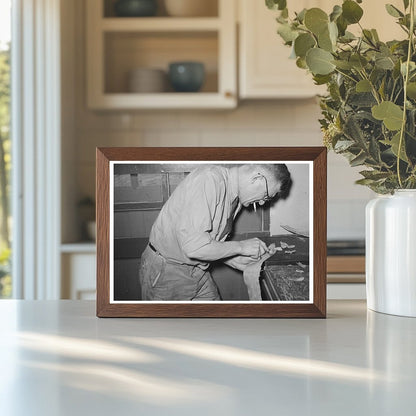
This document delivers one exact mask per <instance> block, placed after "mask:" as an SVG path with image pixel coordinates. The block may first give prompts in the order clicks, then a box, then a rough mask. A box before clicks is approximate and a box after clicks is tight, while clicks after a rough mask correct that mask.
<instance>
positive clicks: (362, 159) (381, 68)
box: [266, 0, 416, 194]
mask: <svg viewBox="0 0 416 416" xmlns="http://www.w3.org/2000/svg"><path fill="white" fill-rule="evenodd" d="M414 1H415V0H403V7H402V9H401V10H400V9H399V8H397V7H395V6H393V5H391V4H387V5H385V6H384V5H383V6H381V5H380V7H385V8H386V9H387V12H388V13H389V14H390V15H391V17H392V18H394V19H395V21H396V23H397V24H398V25H399V26H400V28H401V29H402V30H403V32H404V35H405V38H404V39H402V40H394V39H392V40H389V41H387V42H382V41H381V40H380V39H379V36H378V34H377V31H376V30H375V29H371V28H369V29H368V28H363V27H362V26H361V24H360V20H361V18H362V16H363V13H364V12H363V9H362V8H361V6H360V3H362V0H356V1H354V0H344V1H343V2H342V4H337V5H335V6H333V9H332V11H331V12H330V13H326V12H325V11H324V10H322V9H320V8H317V7H314V8H310V9H303V10H301V11H299V12H296V13H295V14H294V16H292V17H290V16H289V11H288V8H287V1H286V0H266V5H267V7H269V8H270V9H274V10H278V11H279V15H278V17H277V23H278V29H277V32H278V34H279V35H280V36H281V38H282V39H283V41H284V42H285V44H286V45H288V46H290V47H291V48H292V57H293V58H295V59H296V65H297V66H298V67H300V68H303V69H305V70H307V71H308V72H310V73H311V74H312V77H313V80H314V82H315V83H316V84H318V85H322V84H325V85H326V87H327V94H326V95H324V96H321V97H320V106H321V110H322V116H323V118H322V119H321V120H319V121H320V123H321V128H322V131H323V136H324V143H325V145H326V146H327V147H328V148H329V149H332V150H334V151H335V152H336V153H340V154H342V155H344V156H345V157H347V158H348V160H349V163H350V165H351V166H365V167H366V168H365V170H362V171H361V172H360V173H361V175H362V177H363V178H362V179H360V180H358V181H357V183H359V184H361V185H366V186H368V187H370V188H371V189H372V190H374V191H375V192H377V193H380V194H386V193H392V192H393V191H394V190H395V189H398V188H407V189H414V188H416V64H415V57H416V56H415V47H414V34H415V33H414V32H415V24H414ZM352 25H356V26H357V29H358V30H357V31H355V32H356V33H359V35H354V34H353V33H352V32H351V31H349V30H348V29H350V27H351V26H352Z"/></svg>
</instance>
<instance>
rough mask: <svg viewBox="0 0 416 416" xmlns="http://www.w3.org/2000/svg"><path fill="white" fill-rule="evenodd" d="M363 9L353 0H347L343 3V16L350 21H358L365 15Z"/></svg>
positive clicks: (351, 22)
mask: <svg viewBox="0 0 416 416" xmlns="http://www.w3.org/2000/svg"><path fill="white" fill-rule="evenodd" d="M363 13H364V12H363V9H362V8H361V7H360V6H359V5H358V4H357V3H356V2H355V1H352V0H346V1H344V3H342V16H343V17H344V19H345V20H346V21H347V22H348V23H349V24H353V23H358V22H359V21H360V19H361V17H362V16H363Z"/></svg>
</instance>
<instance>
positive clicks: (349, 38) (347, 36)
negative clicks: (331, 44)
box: [337, 25, 356, 43]
mask: <svg viewBox="0 0 416 416" xmlns="http://www.w3.org/2000/svg"><path fill="white" fill-rule="evenodd" d="M337 29H338V31H339V27H338V25H337ZM355 39H356V36H355V35H354V34H353V33H351V32H348V30H347V31H345V33H344V35H343V36H341V37H340V38H339V39H338V41H339V42H342V43H349V42H351V41H353V40H355Z"/></svg>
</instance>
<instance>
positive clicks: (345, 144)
mask: <svg viewBox="0 0 416 416" xmlns="http://www.w3.org/2000/svg"><path fill="white" fill-rule="evenodd" d="M353 145H354V142H353V141H351V140H338V141H337V142H336V143H335V146H334V150H335V152H337V153H338V152H339V153H341V152H345V151H346V150H348V149H349V148H350V147H351V146H353Z"/></svg>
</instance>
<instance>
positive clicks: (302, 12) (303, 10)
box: [296, 9, 307, 23]
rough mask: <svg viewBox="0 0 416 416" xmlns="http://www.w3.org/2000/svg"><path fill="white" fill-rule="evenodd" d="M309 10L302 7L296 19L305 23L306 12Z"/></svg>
mask: <svg viewBox="0 0 416 416" xmlns="http://www.w3.org/2000/svg"><path fill="white" fill-rule="evenodd" d="M306 12H307V10H306V9H302V10H301V11H300V12H299V13H297V14H296V19H297V20H298V21H299V22H301V23H303V21H304V20H305V14H306Z"/></svg>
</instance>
